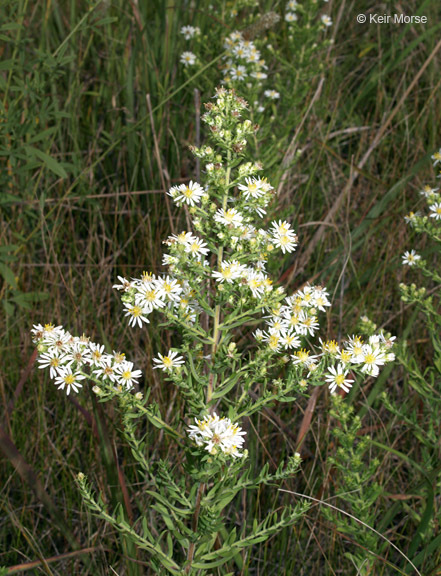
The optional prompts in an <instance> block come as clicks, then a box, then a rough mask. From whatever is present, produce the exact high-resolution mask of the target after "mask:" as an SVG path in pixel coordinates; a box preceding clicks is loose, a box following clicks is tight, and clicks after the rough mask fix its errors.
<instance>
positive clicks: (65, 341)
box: [43, 326, 73, 352]
mask: <svg viewBox="0 0 441 576" xmlns="http://www.w3.org/2000/svg"><path fill="white" fill-rule="evenodd" d="M72 341H73V339H72V335H71V334H70V333H69V332H66V331H65V330H64V329H63V328H62V327H61V326H60V327H58V328H57V329H55V330H51V331H50V332H46V333H45V334H44V337H43V342H44V343H45V344H46V345H47V346H48V347H49V350H55V349H58V350H59V351H60V352H67V351H68V350H69V348H70V346H71V344H72Z"/></svg>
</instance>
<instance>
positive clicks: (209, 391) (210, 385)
mask: <svg viewBox="0 0 441 576" xmlns="http://www.w3.org/2000/svg"><path fill="white" fill-rule="evenodd" d="M230 161H231V151H230V150H228V152H227V171H226V174H225V188H224V196H223V199H222V208H223V209H224V210H225V208H226V207H227V200H228V188H229V185H230V174H231V167H230ZM223 253H224V248H223V246H220V248H219V252H218V255H217V269H218V272H220V271H221V270H222V257H223ZM219 324H220V304H216V307H215V309H214V328H213V344H212V346H211V363H212V364H213V362H214V356H215V354H216V349H217V341H218V338H219ZM212 395H213V374H210V378H209V381H208V388H207V404H208V403H209V402H210V400H211V397H212Z"/></svg>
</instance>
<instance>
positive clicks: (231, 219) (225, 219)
mask: <svg viewBox="0 0 441 576" xmlns="http://www.w3.org/2000/svg"><path fill="white" fill-rule="evenodd" d="M214 221H215V222H218V223H219V224H225V225H226V226H233V227H234V228H237V227H239V226H241V225H242V222H243V216H242V214H240V212H238V211H237V210H236V208H229V209H228V210H224V209H223V208H220V209H219V210H218V211H217V212H216V214H215V215H214Z"/></svg>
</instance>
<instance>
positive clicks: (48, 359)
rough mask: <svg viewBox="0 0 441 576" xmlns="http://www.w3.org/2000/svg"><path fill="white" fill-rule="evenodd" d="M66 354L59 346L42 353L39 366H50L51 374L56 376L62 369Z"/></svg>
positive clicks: (52, 376)
mask: <svg viewBox="0 0 441 576" xmlns="http://www.w3.org/2000/svg"><path fill="white" fill-rule="evenodd" d="M65 356H66V355H65V354H63V353H62V352H60V350H58V348H53V349H52V350H48V351H47V352H44V353H42V354H40V356H39V357H38V364H39V366H38V367H39V368H41V369H43V368H49V376H50V377H51V378H56V377H57V376H59V374H60V371H62V368H63V364H64V363H65Z"/></svg>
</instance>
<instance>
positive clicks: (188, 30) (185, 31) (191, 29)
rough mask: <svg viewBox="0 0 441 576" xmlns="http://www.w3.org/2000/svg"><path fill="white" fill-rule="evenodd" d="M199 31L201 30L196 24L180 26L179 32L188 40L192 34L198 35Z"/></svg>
mask: <svg viewBox="0 0 441 576" xmlns="http://www.w3.org/2000/svg"><path fill="white" fill-rule="evenodd" d="M200 33H201V30H200V28H199V27H198V26H182V28H181V34H182V35H183V36H184V38H185V39H186V40H190V39H191V38H193V37H194V36H199V35H200ZM184 54H185V52H184Z"/></svg>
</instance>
